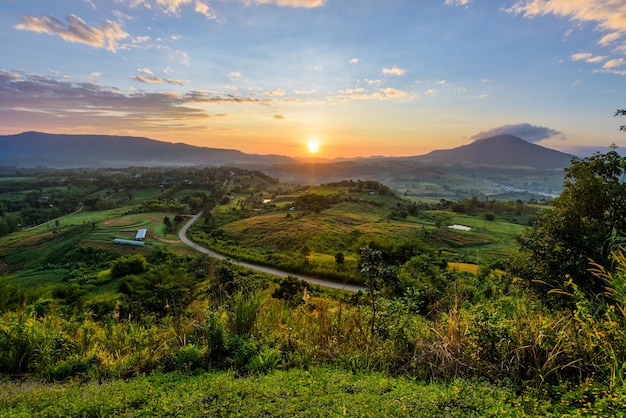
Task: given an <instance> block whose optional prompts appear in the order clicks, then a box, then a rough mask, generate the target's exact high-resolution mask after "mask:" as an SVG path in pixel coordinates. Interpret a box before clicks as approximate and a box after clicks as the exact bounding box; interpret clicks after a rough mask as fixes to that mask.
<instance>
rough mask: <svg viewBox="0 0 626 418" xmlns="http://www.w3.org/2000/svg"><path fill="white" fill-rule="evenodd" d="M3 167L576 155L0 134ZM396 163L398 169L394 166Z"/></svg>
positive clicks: (513, 146) (550, 162)
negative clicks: (279, 147)
mask: <svg viewBox="0 0 626 418" xmlns="http://www.w3.org/2000/svg"><path fill="white" fill-rule="evenodd" d="M0 151H1V152H0V165H4V166H18V167H25V168H28V167H37V166H43V167H50V168H79V167H93V168H104V167H112V168H115V167H127V166H182V165H229V164H230V165H238V164H250V165H255V166H261V167H262V166H269V165H287V166H289V165H292V164H318V165H327V164H328V165H329V168H330V165H337V164H349V165H355V164H357V165H358V164H363V165H369V164H372V163H380V162H392V163H393V164H395V163H397V164H398V165H405V164H419V165H465V166H509V167H531V168H532V167H534V168H541V169H549V168H564V167H566V166H568V165H569V163H570V161H571V159H572V158H573V157H574V156H573V155H570V154H566V153H563V152H560V151H557V150H553V149H550V148H546V147H543V146H540V145H537V144H533V143H530V142H527V141H525V140H523V139H521V138H519V137H516V136H513V135H497V136H494V137H489V138H482V139H477V140H475V141H474V142H472V143H470V144H466V145H461V146H459V147H456V148H451V149H444V150H434V151H431V152H429V153H427V154H424V155H418V156H409V157H384V156H376V157H368V158H355V159H335V160H327V161H323V162H322V161H319V162H317V163H307V162H306V159H296V158H292V157H288V156H281V155H276V154H268V155H259V154H246V153H243V152H242V151H239V150H235V149H223V148H209V147H198V146H193V145H189V144H184V143H181V142H178V143H172V142H165V141H158V140H154V139H150V138H145V137H136V136H113V135H96V134H94V135H77V134H48V133H43V132H36V131H28V132H23V133H20V134H15V135H0ZM393 164H392V165H393Z"/></svg>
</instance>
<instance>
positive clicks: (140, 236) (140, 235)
mask: <svg viewBox="0 0 626 418" xmlns="http://www.w3.org/2000/svg"><path fill="white" fill-rule="evenodd" d="M147 232H148V230H147V229H146V228H141V229H140V230H138V231H137V234H136V235H135V239H145V238H146V233H147Z"/></svg>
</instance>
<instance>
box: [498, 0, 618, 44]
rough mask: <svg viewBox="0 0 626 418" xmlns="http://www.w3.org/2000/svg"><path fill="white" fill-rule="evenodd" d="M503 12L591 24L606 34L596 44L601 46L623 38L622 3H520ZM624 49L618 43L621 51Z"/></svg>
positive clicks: (536, 0) (583, 0)
mask: <svg viewBox="0 0 626 418" xmlns="http://www.w3.org/2000/svg"><path fill="white" fill-rule="evenodd" d="M503 10H504V11H505V12H507V13H512V14H521V15H523V16H524V17H527V18H533V17H536V16H543V15H548V14H552V15H555V16H558V17H565V18H569V19H570V20H572V21H574V22H578V23H587V22H591V23H595V24H596V29H597V30H598V31H601V32H609V33H608V34H606V35H604V36H603V37H602V38H600V40H598V42H597V43H598V44H599V45H601V46H606V45H608V44H609V43H612V42H614V41H616V40H617V39H619V38H620V37H621V36H622V35H624V34H626V2H624V1H619V0H576V1H574V0H550V1H546V0H521V1H518V2H516V3H515V4H513V6H511V7H509V8H504V9H503ZM625 46H626V43H622V45H621V47H625Z"/></svg>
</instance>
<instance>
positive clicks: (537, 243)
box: [516, 149, 626, 294]
mask: <svg viewBox="0 0 626 418" xmlns="http://www.w3.org/2000/svg"><path fill="white" fill-rule="evenodd" d="M625 234H626V158H625V157H621V156H620V155H619V154H618V153H617V152H616V151H615V150H614V149H613V150H611V151H609V152H607V153H606V154H600V153H597V154H594V155H593V156H591V157H587V158H582V159H580V158H574V159H572V162H571V165H570V166H569V167H568V168H566V169H565V181H564V190H563V192H562V193H561V195H560V196H559V197H558V198H556V199H555V200H554V203H553V207H552V208H549V209H544V210H543V211H541V212H539V214H538V215H537V217H536V219H535V223H534V226H533V228H532V229H531V230H529V231H528V232H526V233H524V234H522V235H521V236H520V237H518V242H519V244H520V247H521V250H522V257H521V261H522V262H521V263H516V266H517V269H516V274H520V275H522V276H526V278H528V279H532V280H540V281H543V282H546V283H547V284H549V285H550V286H552V287H560V285H561V284H562V283H563V282H564V281H565V280H567V277H570V278H571V279H572V280H573V281H574V282H575V283H577V284H578V285H579V286H580V287H581V288H582V289H585V290H586V291H589V292H591V293H594V294H599V293H601V291H602V283H601V282H600V281H599V280H598V279H597V278H595V277H594V276H593V275H591V274H589V272H588V269H589V267H590V260H593V261H594V262H596V263H599V264H601V265H608V264H609V258H610V252H611V245H612V242H613V241H614V238H615V237H621V236H624V235H625ZM518 261H520V260H518Z"/></svg>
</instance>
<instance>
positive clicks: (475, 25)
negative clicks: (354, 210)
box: [0, 0, 626, 158]
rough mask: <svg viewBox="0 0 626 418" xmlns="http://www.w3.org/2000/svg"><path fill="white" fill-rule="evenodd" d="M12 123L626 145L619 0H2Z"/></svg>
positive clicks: (285, 148)
mask: <svg viewBox="0 0 626 418" xmlns="http://www.w3.org/2000/svg"><path fill="white" fill-rule="evenodd" d="M0 56H2V57H3V58H2V60H0V134H14V133H19V132H23V131H27V130H38V131H43V132H50V133H101V134H112V135H136V136H147V137H150V138H154V139H158V140H163V141H171V142H186V143H189V144H192V145H199V146H208V147H216V148H235V149H239V150H241V151H243V152H247V153H261V154H267V153H275V154H282V155H291V156H310V151H309V150H307V147H306V144H307V143H308V142H310V141H311V140H316V141H318V142H319V151H318V153H317V154H316V155H317V156H319V157H325V158H333V157H355V156H369V155H419V154H423V153H426V152H428V151H430V150H432V149H444V148H452V147H456V146H459V145H463V144H466V143H469V142H471V141H472V140H473V139H475V138H478V137H481V136H483V137H484V136H489V135H493V134H497V133H507V132H509V133H514V134H517V135H518V136H520V137H522V138H524V139H526V140H528V141H532V142H537V143H540V144H542V145H545V146H549V147H551V148H556V149H560V150H564V151H568V152H575V153H578V154H581V153H588V152H589V151H590V150H591V151H592V150H598V149H600V147H605V146H608V145H610V144H611V143H615V144H617V145H618V146H626V134H623V133H621V134H620V132H619V130H618V129H619V125H620V124H624V123H625V122H626V121H623V120H619V119H618V118H614V117H613V114H614V112H615V110H617V109H618V108H624V107H626V94H625V93H626V60H625V57H626V2H625V1H623V0H619V1H616V0H604V1H600V0H575V1H574V0H552V1H546V0H521V1H516V0H511V1H502V2H495V1H491V0H489V1H487V0H420V1H415V0H385V1H374V0H106V1H105V0H72V1H68V0H55V1H49V0H27V1H25V0H0Z"/></svg>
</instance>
